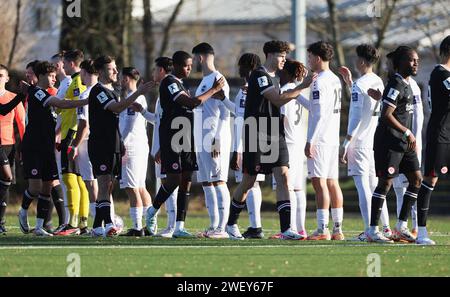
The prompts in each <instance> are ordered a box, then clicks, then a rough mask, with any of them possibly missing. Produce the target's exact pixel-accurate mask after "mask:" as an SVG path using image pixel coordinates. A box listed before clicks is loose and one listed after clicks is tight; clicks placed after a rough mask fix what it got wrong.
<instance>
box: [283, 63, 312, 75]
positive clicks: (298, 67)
mask: <svg viewBox="0 0 450 297" xmlns="http://www.w3.org/2000/svg"><path fill="white" fill-rule="evenodd" d="M283 70H284V71H286V72H287V73H288V74H289V75H290V76H292V77H295V78H302V77H304V76H305V75H306V74H307V73H308V70H307V69H306V67H305V65H303V64H302V63H300V62H299V61H296V60H292V59H286V63H284V67H283Z"/></svg>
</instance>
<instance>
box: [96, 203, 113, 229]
mask: <svg viewBox="0 0 450 297" xmlns="http://www.w3.org/2000/svg"><path fill="white" fill-rule="evenodd" d="M97 205H98V209H97V211H99V212H100V216H101V218H102V220H103V221H104V222H105V226H106V225H107V224H111V223H112V219H111V202H109V201H107V200H103V201H99V202H98V204H97Z"/></svg>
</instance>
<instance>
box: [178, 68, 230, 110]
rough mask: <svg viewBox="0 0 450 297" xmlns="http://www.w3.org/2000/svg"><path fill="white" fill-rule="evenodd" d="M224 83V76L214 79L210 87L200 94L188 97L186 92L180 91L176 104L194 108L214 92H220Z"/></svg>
mask: <svg viewBox="0 0 450 297" xmlns="http://www.w3.org/2000/svg"><path fill="white" fill-rule="evenodd" d="M224 85H225V78H224V77H223V76H222V77H221V78H220V79H219V80H215V81H214V84H213V86H212V87H211V89H209V90H208V91H206V92H205V93H203V94H201V95H200V96H197V97H190V96H188V94H186V93H182V94H181V95H180V96H178V98H177V99H176V102H178V104H180V105H183V106H186V107H188V108H195V107H197V106H199V105H200V104H202V103H203V102H205V101H206V100H208V99H209V98H211V97H213V96H214V95H215V94H216V93H218V92H220V91H221V90H222V88H223V86H224Z"/></svg>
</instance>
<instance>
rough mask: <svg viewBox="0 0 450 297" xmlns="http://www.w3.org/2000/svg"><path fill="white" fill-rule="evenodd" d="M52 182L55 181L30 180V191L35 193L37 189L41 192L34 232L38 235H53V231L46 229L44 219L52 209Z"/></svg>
mask: <svg viewBox="0 0 450 297" xmlns="http://www.w3.org/2000/svg"><path fill="white" fill-rule="evenodd" d="M52 182H53V181H43V180H29V185H30V191H31V192H34V193H36V192H37V191H38V192H39V198H38V202H37V214H36V226H35V228H34V232H33V233H34V235H36V236H52V234H51V233H49V232H47V231H46V230H45V229H44V221H45V219H46V218H47V216H48V212H49V211H50V209H49V208H50V201H51V189H52Z"/></svg>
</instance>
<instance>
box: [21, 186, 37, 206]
mask: <svg viewBox="0 0 450 297" xmlns="http://www.w3.org/2000/svg"><path fill="white" fill-rule="evenodd" d="M37 198H38V197H34V196H31V194H30V193H29V192H28V190H25V192H24V193H23V198H22V208H23V209H28V208H29V207H30V205H31V202H33V199H37Z"/></svg>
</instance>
